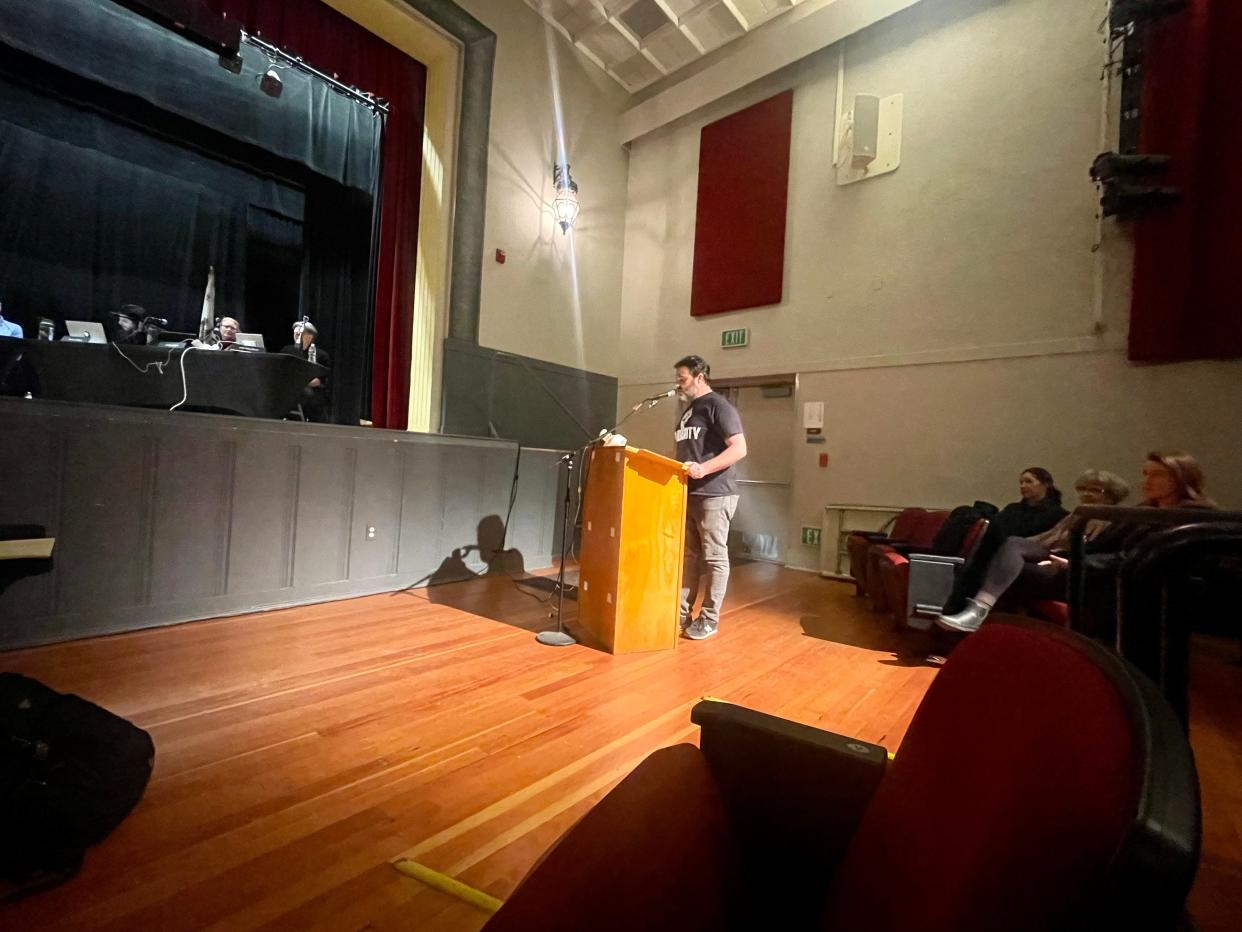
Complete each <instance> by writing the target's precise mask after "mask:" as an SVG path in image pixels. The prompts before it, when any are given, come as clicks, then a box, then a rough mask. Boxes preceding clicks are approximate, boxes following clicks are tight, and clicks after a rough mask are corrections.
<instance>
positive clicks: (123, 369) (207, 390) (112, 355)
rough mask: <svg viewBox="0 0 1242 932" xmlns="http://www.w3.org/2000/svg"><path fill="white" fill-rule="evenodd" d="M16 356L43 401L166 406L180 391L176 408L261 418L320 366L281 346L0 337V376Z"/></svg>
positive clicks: (286, 403)
mask: <svg viewBox="0 0 1242 932" xmlns="http://www.w3.org/2000/svg"><path fill="white" fill-rule="evenodd" d="M122 354H124V355H122ZM183 354H184V359H183V358H182V356H183ZM19 361H20V362H21V363H24V364H25V365H27V366H29V368H30V370H31V371H32V372H33V374H34V376H35V378H37V380H38V396H39V397H40V398H46V399H48V400H51V401H77V402H90V403H94V404H109V405H128V406H131V407H139V408H166V409H167V408H171V407H172V406H173V405H175V404H177V402H179V401H181V398H182V395H183V394H185V396H186V400H185V403H184V404H182V405H181V406H180V407H179V408H178V410H187V411H210V412H215V413H220V414H240V415H242V416H243V417H263V418H283V417H285V416H286V415H287V414H288V413H289V411H290V410H292V409H293V408H294V407H295V406H296V405H297V404H298V401H299V400H300V398H301V396H302V389H303V388H305V387H306V385H307V383H308V382H310V380H311V379H314V378H322V377H324V376H326V375H327V372H328V370H327V369H325V368H324V367H323V366H318V365H315V364H314V363H310V362H307V361H306V360H304V359H300V358H298V357H297V356H288V355H285V354H284V353H251V352H241V351H237V352H218V351H211V350H200V349H189V350H186V349H184V348H182V347H180V346H178V347H172V348H169V347H158V346H117V345H115V344H98V343H77V342H73V341H58V342H49V341H46V340H11V339H0V383H4V382H5V381H6V380H7V379H9V378H11V377H12V375H13V373H14V372H15V371H16V370H17V368H18V363H19ZM155 363H162V364H163V365H162V369H163V372H162V373H161V372H160V368H157V366H156V365H154V364H155ZM183 363H184V366H185V370H184V371H185V380H184V382H183V381H182V364H183ZM144 368H145V369H146V371H141V370H143V369H144Z"/></svg>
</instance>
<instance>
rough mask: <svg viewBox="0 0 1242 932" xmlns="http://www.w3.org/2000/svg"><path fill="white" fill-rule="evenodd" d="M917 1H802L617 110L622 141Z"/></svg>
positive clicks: (753, 80) (826, 45)
mask: <svg viewBox="0 0 1242 932" xmlns="http://www.w3.org/2000/svg"><path fill="white" fill-rule="evenodd" d="M919 2H920V0H824V2H819V3H817V2H815V0H804V2H802V3H799V4H797V5H796V6H794V7H793V9H792V10H790V11H789V12H787V13H785V14H784V15H783V16H780V17H777V18H776V19H773V20H772V21H771V22H769V23H767V24H766V25H765V26H764V28H762V29H756V30H755V31H753V32H750V33H747V34H746V35H744V36H741V37H739V38H737V39H735V40H734V41H732V42H729V43H726V44H725V45H723V46H721V48H720V49H718V50H717V51H716V52H714V53H712V54H713V56H714V57H715V58H716V60H715V61H714V62H712V64H710V65H708V66H707V67H706V68H704V69H703V70H702V71H699V72H697V73H696V74H692V75H690V76H689V77H687V78H685V79H683V80H681V81H677V82H676V83H675V84H673V85H671V86H670V87H668V88H666V89H665V90H663V91H660V92H659V93H658V94H656V95H655V96H654V97H650V98H648V99H647V100H644V101H643V102H642V103H640V104H638V105H636V106H634V107H631V108H630V109H629V110H627V111H625V112H624V113H623V114H621V120H620V127H621V139H620V140H619V141H620V142H621V143H622V144H623V145H624V144H626V143H629V142H633V141H634V140H635V139H638V138H639V137H640V136H645V135H646V134H647V133H650V132H653V131H654V130H657V129H659V128H660V127H661V126H665V125H666V124H668V123H671V122H673V121H674V120H677V119H680V118H681V117H683V116H686V115H687V114H689V113H693V112H694V111H695V110H698V109H699V108H701V107H705V106H707V105H708V104H710V103H712V102H713V101H716V100H719V99H720V98H721V97H724V96H725V95H727V94H731V93H733V92H734V91H736V90H739V89H741V88H743V87H745V86H746V85H748V84H751V83H753V82H755V81H758V80H759V79H760V78H763V77H765V76H767V75H769V74H771V73H772V72H774V71H778V70H780V69H781V68H784V67H786V66H787V65H792V64H793V63H794V62H796V61H798V60H800V59H802V58H805V57H806V56H808V55H811V54H813V53H814V52H818V51H819V50H820V49H823V48H827V47H828V46H830V45H833V44H835V43H837V42H840V41H841V40H842V39H844V38H845V37H846V36H850V35H853V34H854V33H856V32H858V31H859V30H862V29H866V28H867V27H868V26H870V25H872V24H874V23H877V22H879V21H880V20H882V19H886V18H887V17H889V16H892V15H893V14H894V13H899V12H901V11H902V10H904V9H906V8H907V7H911V6H914V4H916V3H919Z"/></svg>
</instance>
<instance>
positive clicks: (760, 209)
mask: <svg viewBox="0 0 1242 932" xmlns="http://www.w3.org/2000/svg"><path fill="white" fill-rule="evenodd" d="M792 122H793V91H792V90H788V91H785V92H784V93H782V94H777V95H776V96H775V97H769V98H768V99H767V100H765V101H762V102H761V103H757V104H755V105H754V106H753V107H747V108H746V109H745V110H741V111H738V112H737V113H734V114H731V115H730V116H727V117H725V118H724V119H722V120H717V121H716V122H715V123H709V124H708V125H707V126H704V127H703V130H702V132H701V134H700V137H699V201H698V207H697V209H696V210H695V228H694V275H693V281H692V284H691V288H690V313H691V315H692V316H694V317H700V316H703V315H704V314H718V313H720V312H721V311H736V310H738V309H740V308H744V307H762V306H763V305H765V304H776V303H777V302H779V301H780V300H781V295H782V286H783V282H784V275H785V204H786V198H787V196H788V193H789V140H790V128H791V125H792Z"/></svg>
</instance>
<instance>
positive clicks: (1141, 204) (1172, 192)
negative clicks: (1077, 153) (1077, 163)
mask: <svg viewBox="0 0 1242 932" xmlns="http://www.w3.org/2000/svg"><path fill="white" fill-rule="evenodd" d="M1168 168H1169V157H1168V156H1167V155H1158V154H1154V153H1151V154H1142V155H1120V154H1118V153H1116V152H1104V153H1101V154H1100V155H1097V156H1096V158H1095V161H1094V162H1093V163H1092V165H1091V180H1092V181H1094V182H1095V183H1096V184H1098V185H1099V186H1100V207H1101V210H1102V212H1103V214H1104V216H1105V217H1116V218H1118V219H1119V220H1130V219H1133V218H1134V217H1137V216H1138V215H1139V214H1144V213H1147V212H1149V211H1152V210H1156V209H1158V208H1161V207H1167V206H1168V205H1169V204H1172V203H1174V202H1175V201H1177V199H1178V198H1179V197H1180V196H1181V195H1180V193H1179V192H1178V190H1177V189H1176V188H1173V187H1169V186H1164V185H1157V184H1152V183H1151V181H1152V179H1153V176H1157V175H1163V174H1164V173H1165V172H1166V171H1168Z"/></svg>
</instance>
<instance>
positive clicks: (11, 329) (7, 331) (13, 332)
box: [0, 301, 26, 340]
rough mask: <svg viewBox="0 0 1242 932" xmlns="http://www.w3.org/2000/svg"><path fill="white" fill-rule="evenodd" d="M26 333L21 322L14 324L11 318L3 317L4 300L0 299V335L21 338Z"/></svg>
mask: <svg viewBox="0 0 1242 932" xmlns="http://www.w3.org/2000/svg"><path fill="white" fill-rule="evenodd" d="M25 335H26V333H25V331H24V330H22V325H21V324H15V323H13V321H11V320H5V319H4V302H3V301H0V337H13V338H14V339H16V340H20V339H22V337H24V336H25Z"/></svg>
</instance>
